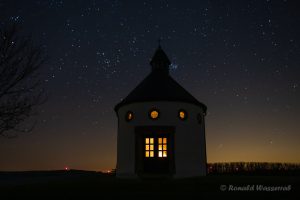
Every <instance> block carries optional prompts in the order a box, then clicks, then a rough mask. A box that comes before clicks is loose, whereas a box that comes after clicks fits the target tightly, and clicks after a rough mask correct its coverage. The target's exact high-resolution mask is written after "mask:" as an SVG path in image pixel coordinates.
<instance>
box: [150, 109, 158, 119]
mask: <svg viewBox="0 0 300 200" xmlns="http://www.w3.org/2000/svg"><path fill="white" fill-rule="evenodd" d="M158 116H159V113H158V111H157V110H152V111H151V112H150V117H151V119H157V118H158Z"/></svg>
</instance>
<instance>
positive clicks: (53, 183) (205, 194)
mask: <svg viewBox="0 0 300 200" xmlns="http://www.w3.org/2000/svg"><path fill="white" fill-rule="evenodd" d="M299 186H300V176H292V175H288V176H283V175H280V176H274V175H273V176H253V175H208V176H206V177H198V178H192V179H173V180H171V179H147V180H136V179H117V178H115V177H114V176H113V175H108V174H102V173H97V172H86V171H75V170H70V171H49V172H45V171H42V172H0V199H1V200H2V199H3V200H4V199H13V198H14V197H20V198H17V199H21V197H25V196H27V197H28V196H29V197H36V199H45V198H47V199H49V198H50V199H74V197H75V198H76V199H78V198H79V199H94V198H92V197H94V196H96V197H98V198H97V199H111V198H113V197H116V196H117V197H118V196H121V197H124V198H126V199H127V197H136V196H138V197H142V198H143V199H144V198H147V197H156V199H171V198H172V199H183V198H186V199H195V197H196V199H200V198H201V199H211V198H212V197H219V198H222V199H224V198H226V196H231V197H232V196H236V197H239V198H240V197H243V199H245V198H246V199H253V198H256V197H262V198H265V199H300V198H299V197H300V195H299V193H300V187H299ZM236 187H244V188H247V187H248V188H249V189H248V190H249V191H232V190H233V189H230V188H236ZM259 187H260V189H259ZM274 187H286V189H287V190H288V191H266V190H272V189H274ZM262 188H264V189H262ZM289 188H290V189H289ZM223 190H224V191H223ZM228 190H231V191H228ZM104 197H105V198H104ZM14 199H15V198H14ZM30 199H32V198H30ZM118 199H120V198H118ZM122 199H123V198H122Z"/></svg>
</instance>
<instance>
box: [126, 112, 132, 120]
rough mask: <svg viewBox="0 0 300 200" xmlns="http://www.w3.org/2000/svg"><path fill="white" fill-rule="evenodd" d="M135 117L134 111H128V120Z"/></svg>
mask: <svg viewBox="0 0 300 200" xmlns="http://www.w3.org/2000/svg"><path fill="white" fill-rule="evenodd" d="M132 119H133V112H131V111H128V112H127V113H126V121H131V120H132Z"/></svg>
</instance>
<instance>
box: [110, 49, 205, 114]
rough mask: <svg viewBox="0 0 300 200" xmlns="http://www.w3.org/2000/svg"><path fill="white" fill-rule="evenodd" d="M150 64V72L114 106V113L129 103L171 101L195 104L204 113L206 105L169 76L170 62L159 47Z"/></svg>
mask: <svg viewBox="0 0 300 200" xmlns="http://www.w3.org/2000/svg"><path fill="white" fill-rule="evenodd" d="M150 64H151V65H152V72H151V73H150V74H149V75H148V76H147V77H146V78H145V79H144V80H143V81H142V82H141V83H140V84H139V85H138V86H137V87H136V88H135V89H134V90H133V91H132V92H130V93H129V95H128V96H127V97H126V98H125V99H123V100H122V101H121V102H120V103H119V104H117V105H116V106H115V111H117V110H118V109H119V108H120V107H122V106H124V105H127V104H131V103H137V102H152V101H172V102H185V103H191V104H195V105H197V106H201V107H202V108H203V110H204V112H206V109H207V107H206V105H204V104H203V103H201V102H199V101H198V100H197V99H196V98H195V97H193V96H192V95H191V94H190V93H189V92H188V91H186V90H185V89H184V88H183V87H182V86H181V85H180V84H178V83H177V82H176V81H175V80H174V79H173V78H172V77H171V76H170V75H169V65H170V64H171V62H170V60H169V58H168V57H167V55H166V54H165V52H164V51H163V50H162V48H161V47H160V45H159V47H158V48H157V50H156V52H155V53H154V56H153V58H152V60H151V62H150Z"/></svg>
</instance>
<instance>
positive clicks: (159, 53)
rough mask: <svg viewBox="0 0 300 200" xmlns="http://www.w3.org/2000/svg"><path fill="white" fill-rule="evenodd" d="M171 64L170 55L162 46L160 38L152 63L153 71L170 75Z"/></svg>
mask: <svg viewBox="0 0 300 200" xmlns="http://www.w3.org/2000/svg"><path fill="white" fill-rule="evenodd" d="M170 64H171V62H170V60H169V58H168V56H167V55H166V53H165V52H164V51H163V50H162V48H161V46H160V39H159V40H158V48H157V49H156V51H155V53H154V56H153V57H152V60H151V61H150V65H151V66H152V72H159V73H163V74H166V75H168V74H169V65H170Z"/></svg>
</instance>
